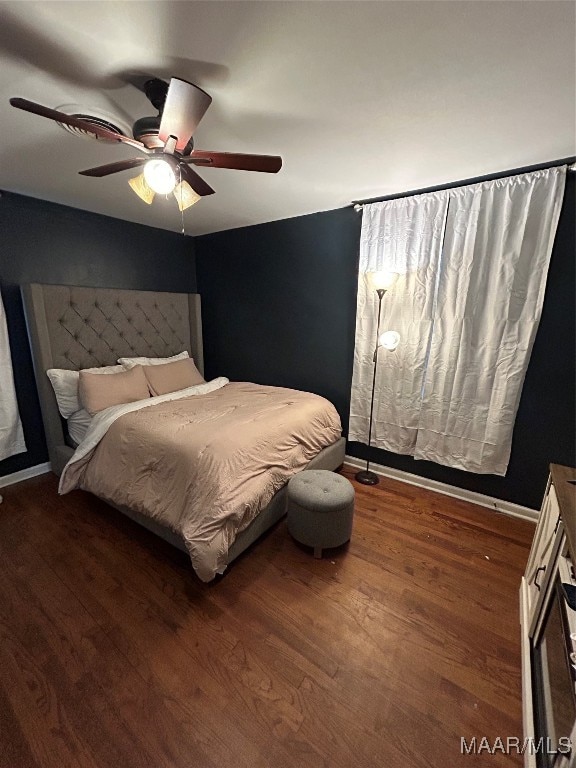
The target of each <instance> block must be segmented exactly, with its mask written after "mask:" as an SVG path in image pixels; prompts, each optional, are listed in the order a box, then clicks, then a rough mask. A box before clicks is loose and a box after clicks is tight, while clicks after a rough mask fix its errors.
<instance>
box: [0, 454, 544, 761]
mask: <svg viewBox="0 0 576 768" xmlns="http://www.w3.org/2000/svg"><path fill="white" fill-rule="evenodd" d="M343 474H344V475H345V476H347V477H348V478H350V479H351V478H352V477H353V472H352V470H350V469H347V468H345V469H344V472H343ZM355 487H356V493H357V496H356V513H355V524H354V533H353V537H352V540H351V542H350V544H349V545H348V546H345V547H342V548H339V549H335V550H330V551H327V552H326V553H325V556H324V558H323V559H322V560H316V559H314V558H313V557H312V555H311V552H310V550H308V549H307V548H305V547H302V546H300V545H298V544H296V543H295V542H294V541H293V540H292V539H291V538H290V536H289V535H288V533H287V530H286V525H285V522H281V523H280V524H279V525H278V526H277V527H276V528H275V529H274V530H273V531H272V532H270V533H269V534H268V536H267V537H266V538H265V539H263V540H262V541H260V542H259V543H258V544H257V545H256V546H254V547H252V548H251V549H250V550H249V551H248V552H247V553H245V554H244V555H243V556H241V557H240V558H239V559H238V560H237V562H236V563H234V565H233V566H232V567H231V568H230V569H229V572H228V573H227V574H226V575H225V576H224V577H223V578H221V579H218V580H216V581H215V582H214V583H212V584H210V585H205V584H202V583H201V582H199V581H198V580H197V579H196V578H195V577H194V575H193V574H192V572H191V569H190V567H189V564H188V561H187V559H186V556H185V555H183V554H182V553H180V552H178V551H176V550H174V549H172V548H171V547H170V546H169V545H167V544H166V543H165V542H161V541H159V540H158V539H157V538H155V537H154V536H152V534H149V533H148V532H147V531H145V530H143V529H141V528H140V527H138V526H136V525H135V524H134V523H132V522H131V521H130V520H127V519H126V518H124V517H123V516H121V515H119V513H117V512H116V511H114V510H112V509H111V508H109V507H108V506H107V505H105V504H104V503H103V502H100V501H99V500H97V499H95V498H94V497H91V496H90V495H88V494H84V493H80V492H74V493H73V494H70V495H68V496H65V497H60V496H58V494H57V482H56V478H54V477H53V476H51V475H46V476H42V477H39V478H35V479H33V480H29V481H26V482H24V483H20V484H18V485H15V486H11V487H8V488H5V489H3V494H4V497H5V498H4V503H3V504H2V507H1V508H0V640H1V644H0V737H2V733H3V731H4V733H6V729H7V728H8V729H9V735H10V738H9V740H8V739H6V738H5V737H4V738H2V741H3V742H4V743H5V744H6V745H7V747H6V748H5V749H4V751H2V749H0V768H61V767H63V766H64V767H67V766H74V768H108V766H110V767H112V766H114V767H115V768H116V767H117V766H119V765H121V766H122V767H123V768H133V767H134V768H136V766H138V768H140V767H142V766H143V767H144V768H147V766H150V768H152V766H154V767H155V768H156V767H158V768H168V766H170V768H196V767H198V768H200V767H202V768H215V767H216V766H217V767H218V768H228V767H229V768H248V766H250V768H271V767H272V766H274V768H295V767H298V768H300V766H301V768H352V767H356V766H358V768H380V767H381V766H384V765H386V766H393V767H394V768H395V767H396V766H398V768H445V766H450V768H459V767H460V766H462V768H466V766H469V765H470V764H471V761H472V758H471V757H470V756H467V755H463V754H461V743H460V739H461V737H463V738H466V740H467V741H468V742H469V741H470V739H471V738H472V737H473V736H476V737H477V738H478V739H480V738H481V737H482V736H486V737H487V738H488V739H489V741H493V740H494V739H495V738H496V737H497V736H501V737H503V738H505V737H506V736H521V735H522V725H521V702H520V643H519V626H518V588H519V583H520V577H521V575H522V573H523V570H524V567H525V563H526V559H527V556H528V551H529V546H530V542H531V538H532V536H533V532H534V527H533V526H532V525H531V524H530V523H527V522H525V521H522V520H518V519H513V518H509V517H504V516H502V515H501V514H498V513H495V512H492V511H490V510H486V509H484V508H481V507H477V506H475V505H473V504H467V503H466V502H462V501H459V500H456V499H451V498H448V497H445V496H440V495H438V494H435V493H433V492H431V491H425V490H422V489H419V488H416V487H414V486H407V485H405V484H402V483H400V482H398V481H393V480H390V481H388V480H382V481H381V482H380V484H379V485H378V486H375V487H372V488H368V487H365V486H360V485H356V486H355ZM521 763H522V760H521V758H520V757H519V756H514V755H511V756H507V755H498V754H497V755H494V756H490V765H491V766H493V767H494V768H500V766H508V765H517V766H520V765H521Z"/></svg>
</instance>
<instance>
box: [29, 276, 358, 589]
mask: <svg viewBox="0 0 576 768" xmlns="http://www.w3.org/2000/svg"><path fill="white" fill-rule="evenodd" d="M22 295H23V302H24V309H25V314H26V320H27V325H28V332H29V338H30V344H31V349H32V355H33V361H34V371H35V376H36V383H37V388H38V394H39V399H40V406H41V410H42V418H43V422H44V428H45V433H46V441H47V446H48V452H49V458H50V462H51V466H52V470H53V471H54V472H55V473H56V474H57V475H61V474H62V472H63V470H64V468H65V466H66V465H67V464H68V462H69V461H70V459H71V458H72V456H73V455H74V453H75V447H76V446H75V443H74V442H73V441H72V440H71V438H70V435H69V434H68V431H67V428H66V421H65V420H64V419H63V418H62V417H61V416H60V413H59V411H58V406H57V402H56V397H55V394H54V390H53V388H52V385H51V384H50V381H49V380H48V377H47V375H46V370H48V369H50V368H59V369H67V370H81V369H86V368H91V367H98V366H107V365H114V364H116V362H117V360H118V359H119V358H121V357H170V356H172V355H176V354H178V353H180V352H182V350H188V351H189V353H190V355H191V356H192V357H193V359H194V361H195V363H196V366H197V368H198V370H199V371H200V372H201V373H202V374H203V372H204V353H203V343H202V323H201V304H200V296H199V295H198V294H184V293H166V292H156V291H133V290H122V289H111V288H86V287H76V286H62V285H41V284H29V285H25V286H23V287H22ZM344 452H345V440H344V439H343V438H342V437H338V438H337V439H335V440H334V442H332V443H330V444H329V445H327V446H326V447H323V448H322V449H320V450H318V452H317V453H315V455H314V456H312V457H311V458H310V460H309V462H308V463H307V465H306V466H305V467H301V469H303V468H306V469H329V470H333V469H336V468H337V467H339V466H340V465H341V464H342V462H343V460H344ZM285 493H286V491H285V484H284V486H283V487H281V488H280V489H279V490H277V492H275V494H274V495H273V496H272V498H271V500H270V501H269V503H267V504H266V505H265V506H264V507H263V508H262V509H261V510H260V511H259V513H258V514H257V516H256V517H255V518H254V519H253V520H252V521H251V522H250V524H249V525H248V526H247V527H245V528H244V529H243V530H241V531H240V532H239V533H238V534H237V536H236V537H235V540H234V541H233V543H232V544H231V546H230V547H229V548H228V551H227V555H226V565H227V564H228V563H230V562H232V561H233V560H234V559H235V558H236V557H238V555H239V554H240V553H241V552H243V551H244V550H245V549H247V547H249V546H250V545H251V544H252V543H253V542H254V541H256V539H258V538H259V537H260V536H261V535H262V534H263V533H264V532H265V531H266V530H268V529H269V528H270V527H272V526H273V525H275V523H276V522H278V520H280V519H281V517H282V516H283V515H284V513H285ZM107 501H108V503H110V504H111V505H112V506H114V507H115V508H116V509H118V510H119V511H120V512H122V513H124V514H126V515H128V516H129V517H130V518H131V519H133V520H134V521H135V522H137V523H139V524H140V525H143V526H144V527H146V528H148V529H149V530H151V531H152V532H153V533H155V534H157V535H159V536H161V537H162V538H163V539H165V540H166V541H168V542H170V543H171V544H173V545H174V546H176V547H178V548H179V549H182V550H184V551H189V547H187V545H186V544H187V542H185V541H184V539H183V537H182V536H181V535H179V534H178V533H176V532H175V530H173V529H172V527H168V526H167V525H164V524H161V523H159V522H158V521H157V520H154V519H152V518H150V517H148V516H147V515H143V514H141V513H140V512H139V511H137V510H135V509H132V508H130V507H129V506H126V505H123V504H116V503H114V502H113V501H111V500H110V499H107ZM203 580H205V581H207V580H209V579H208V578H203Z"/></svg>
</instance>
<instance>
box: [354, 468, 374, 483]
mask: <svg viewBox="0 0 576 768" xmlns="http://www.w3.org/2000/svg"><path fill="white" fill-rule="evenodd" d="M354 477H355V478H356V480H358V482H359V483H362V485H378V483H379V482H380V478H379V477H378V475H377V474H375V473H374V472H370V470H369V469H363V470H361V471H360V472H356V474H355V475H354Z"/></svg>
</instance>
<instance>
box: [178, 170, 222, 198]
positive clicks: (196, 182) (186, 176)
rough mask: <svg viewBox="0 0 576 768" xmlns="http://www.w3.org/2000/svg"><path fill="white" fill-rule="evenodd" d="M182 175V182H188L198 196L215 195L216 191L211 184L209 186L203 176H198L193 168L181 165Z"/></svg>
mask: <svg viewBox="0 0 576 768" xmlns="http://www.w3.org/2000/svg"><path fill="white" fill-rule="evenodd" d="M180 175H181V177H182V181H187V182H188V184H190V186H191V187H192V189H193V190H194V192H196V194H197V195H200V197H206V195H213V194H214V190H213V189H212V187H211V186H210V184H207V183H206V182H205V181H204V179H203V178H202V177H201V176H198V174H197V173H196V171H193V170H192V168H188V166H187V165H182V164H180Z"/></svg>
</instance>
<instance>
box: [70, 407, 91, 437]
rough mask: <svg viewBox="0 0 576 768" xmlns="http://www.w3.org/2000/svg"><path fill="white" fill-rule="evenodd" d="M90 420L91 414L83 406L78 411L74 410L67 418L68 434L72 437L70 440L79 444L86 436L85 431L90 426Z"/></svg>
mask: <svg viewBox="0 0 576 768" xmlns="http://www.w3.org/2000/svg"><path fill="white" fill-rule="evenodd" d="M91 421H92V416H90V414H89V413H88V411H85V410H84V408H82V409H81V410H79V411H76V413H73V414H72V415H71V416H70V417H69V419H68V434H69V435H70V437H71V438H72V440H73V441H74V442H75V443H76V445H80V443H81V442H82V440H84V437H85V436H86V432H87V431H88V427H89V426H90V422H91Z"/></svg>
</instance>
